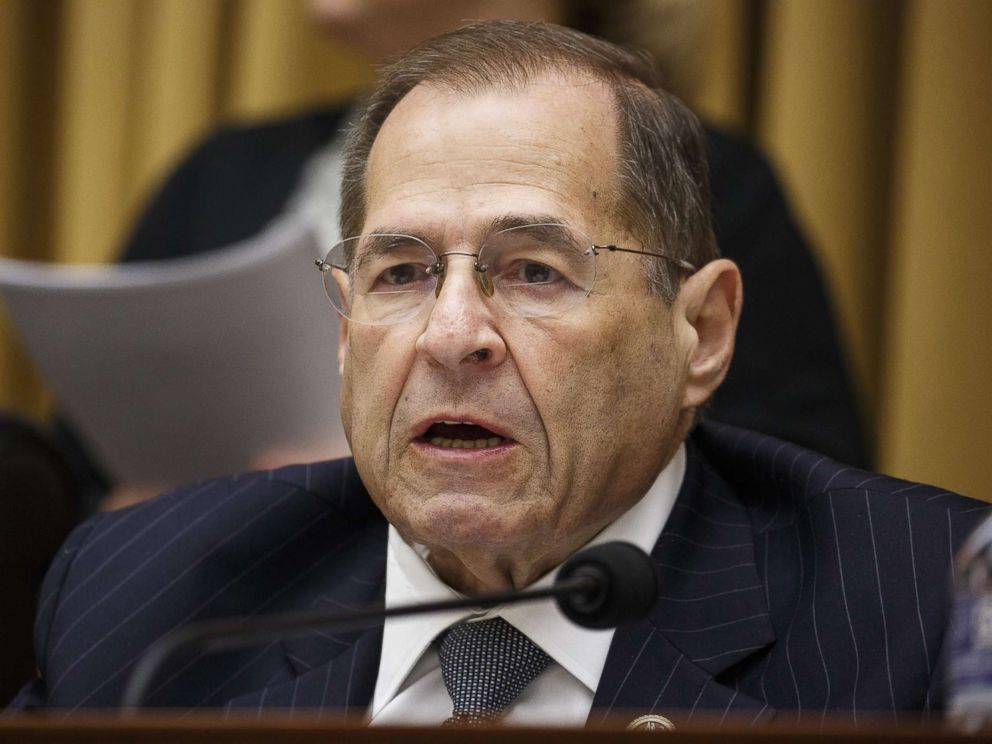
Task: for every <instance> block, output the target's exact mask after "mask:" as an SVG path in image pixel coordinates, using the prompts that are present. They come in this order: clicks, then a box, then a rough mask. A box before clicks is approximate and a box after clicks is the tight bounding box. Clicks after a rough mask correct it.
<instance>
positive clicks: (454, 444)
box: [428, 437, 503, 449]
mask: <svg viewBox="0 0 992 744" xmlns="http://www.w3.org/2000/svg"><path fill="white" fill-rule="evenodd" d="M428 441H429V442H430V443H431V444H433V445H434V446H435V447H448V448H450V449H485V448H486V447H496V446H498V445H499V444H500V443H501V442H502V441H503V437H489V438H488V439H448V438H447V437H431V438H430V439H429V440H428Z"/></svg>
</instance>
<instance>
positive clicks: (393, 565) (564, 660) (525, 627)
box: [371, 445, 686, 717]
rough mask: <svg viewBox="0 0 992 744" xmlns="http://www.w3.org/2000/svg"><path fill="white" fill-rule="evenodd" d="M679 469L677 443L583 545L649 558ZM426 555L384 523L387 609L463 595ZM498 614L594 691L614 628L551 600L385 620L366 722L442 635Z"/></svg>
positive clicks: (543, 583) (682, 457) (681, 457)
mask: <svg viewBox="0 0 992 744" xmlns="http://www.w3.org/2000/svg"><path fill="white" fill-rule="evenodd" d="M685 464H686V454H685V445H682V446H681V447H679V449H678V452H676V454H675V456H674V457H673V458H672V460H671V461H670V462H669V463H668V465H667V466H666V467H665V469H664V470H662V471H661V473H660V474H659V475H658V477H657V478H656V479H655V482H654V483H653V484H652V486H651V488H650V489H648V492H647V493H646V494H645V495H644V497H643V498H641V500H640V501H638V502H637V503H636V504H634V506H632V507H631V508H630V509H628V510H627V511H626V512H624V513H623V514H622V515H620V517H618V518H617V519H616V520H614V521H613V522H612V523H611V524H610V525H609V526H607V527H606V528H605V529H604V530H602V531H601V532H600V533H599V534H598V535H596V537H595V538H593V539H592V540H590V541H589V543H588V544H587V546H586V547H588V546H592V545H599V544H600V543H605V542H610V541H613V540H623V541H625V542H629V543H633V544H634V545H636V546H637V547H639V548H641V549H642V550H643V551H644V552H646V553H650V552H651V550H652V549H653V548H654V544H655V543H656V542H657V541H658V537H659V536H660V535H661V531H662V529H664V526H665V522H666V521H667V520H668V515H669V514H670V513H671V511H672V507H673V505H674V504H675V498H676V496H677V495H678V492H679V488H680V487H681V485H682V479H683V477H684V475H685ZM426 556H427V551H426V549H424V548H423V546H415V547H414V546H411V545H409V544H407V543H406V542H405V541H404V540H403V538H402V537H400V534H399V532H397V531H396V529H395V528H394V527H393V526H392V525H390V527H389V540H388V544H387V549H386V607H387V608H391V607H398V606H402V605H407V604H413V603H419V602H429V601H434V600H440V599H454V598H457V597H461V596H462V595H461V594H459V593H458V592H456V591H455V590H454V589H452V588H451V587H449V586H448V585H447V584H445V583H444V582H443V581H441V579H440V578H438V576H437V574H435V573H434V571H433V569H432V568H431V567H430V566H429V565H428V564H427V562H426ZM557 570H558V567H557V566H556V567H555V568H554V569H553V570H551V571H549V572H548V573H547V574H545V575H544V576H542V577H541V578H540V579H538V580H537V581H536V582H534V584H532V585H531V587H533V588H543V587H547V586H551V585H552V584H553V583H554V576H555V574H556V573H557ZM496 615H499V616H501V617H503V619H505V620H506V621H507V622H509V623H510V624H512V625H514V626H516V627H517V629H518V630H520V631H521V632H523V633H524V634H526V635H527V637H528V638H530V639H531V640H532V641H534V643H536V644H537V645H538V646H540V647H541V648H542V649H544V651H545V652H546V653H547V654H548V655H549V656H550V657H551V658H552V659H554V661H555V662H557V663H558V664H560V665H561V666H562V667H564V668H565V669H566V670H567V671H568V672H569V673H570V674H572V675H573V676H574V677H575V678H576V679H578V680H579V681H580V682H582V683H583V684H584V685H586V687H588V688H589V689H590V690H591V691H595V690H596V687H597V686H598V685H599V678H600V676H601V675H602V673H603V666H604V665H605V664H606V656H607V654H608V653H609V650H610V643H611V642H612V641H613V630H612V629H609V630H591V629H588V628H582V627H580V626H578V625H575V624H574V623H572V622H571V621H569V620H568V619H566V618H565V617H564V616H563V615H562V614H561V613H560V612H559V611H558V608H557V606H556V605H555V603H554V602H552V601H550V600H546V601H537V602H528V603H521V604H516V605H509V606H503V607H497V608H495V609H493V610H490V611H488V612H484V611H482V610H478V611H474V612H473V611H472V610H452V611H450V612H437V613H428V614H424V615H412V616H408V617H403V618H389V619H387V620H386V622H385V625H384V628H383V636H382V656H381V658H380V660H379V676H378V679H377V682H376V688H375V695H374V697H373V701H372V711H371V714H372V716H373V717H374V716H375V715H376V714H377V713H378V712H379V711H380V710H381V709H382V708H383V706H385V705H386V703H388V702H389V701H390V700H392V698H393V697H394V696H395V695H396V694H397V693H398V692H399V691H400V689H401V687H402V686H403V683H404V682H405V681H406V678H407V677H408V676H409V674H410V672H411V671H412V670H413V668H414V666H415V665H416V664H417V661H418V660H419V659H420V657H421V656H423V654H424V652H425V651H426V650H427V649H428V648H429V646H430V645H431V643H432V642H433V640H434V639H435V638H436V637H437V636H438V635H439V634H440V633H441V632H442V631H444V630H445V629H446V628H448V627H449V626H451V625H454V624H455V623H457V622H460V621H461V620H464V619H466V618H470V617H476V616H477V617H482V616H496ZM411 681H412V680H411Z"/></svg>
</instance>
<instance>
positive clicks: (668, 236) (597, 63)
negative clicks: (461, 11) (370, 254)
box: [341, 21, 719, 301]
mask: <svg viewBox="0 0 992 744" xmlns="http://www.w3.org/2000/svg"><path fill="white" fill-rule="evenodd" d="M549 71H559V72H563V73H567V74H573V75H574V74H576V73H578V74H585V75H588V76H590V77H591V78H592V79H594V80H598V81H601V82H603V83H604V84H605V85H606V86H607V87H608V88H609V90H610V91H611V93H612V95H613V97H614V102H615V109H616V115H617V123H618V130H619V135H618V138H619V142H618V143H617V145H618V147H617V151H618V161H619V162H618V168H617V171H618V172H617V182H618V184H619V197H618V200H617V201H618V203H617V205H616V206H617V214H618V217H619V219H620V220H621V222H622V224H623V225H624V227H626V228H627V229H628V230H629V232H630V233H631V234H632V235H633V236H634V237H636V238H637V239H638V240H640V241H642V244H643V246H644V247H645V249H646V250H656V251H658V252H664V253H665V254H666V255H669V256H671V257H673V258H677V259H681V260H683V261H687V262H689V263H691V264H693V265H695V266H702V265H703V264H705V263H707V262H709V261H711V260H712V259H714V258H716V257H717V256H718V255H719V254H718V251H717V247H716V240H715V238H714V236H713V229H712V225H711V221H710V208H709V184H708V179H707V167H706V156H705V148H704V144H703V138H702V130H701V128H700V125H699V122H698V121H697V119H696V117H695V116H694V115H693V114H692V113H691V112H690V111H689V110H688V109H687V108H686V107H685V106H684V105H683V104H682V103H681V102H680V101H679V100H678V99H677V98H675V97H674V96H673V95H672V94H670V93H668V92H666V91H664V90H662V89H661V88H660V86H659V79H658V75H657V73H656V71H655V68H654V66H653V64H652V63H651V62H650V60H649V59H648V58H647V57H645V56H640V55H637V54H634V53H632V52H629V51H627V50H624V49H622V48H620V47H618V46H615V45H614V44H611V43H609V42H607V41H603V40H601V39H597V38H595V37H592V36H588V35H586V34H583V33H581V32H579V31H574V30H572V29H568V28H564V27H561V26H555V25H552V24H545V23H522V22H519V21H490V22H484V23H477V24H473V25H469V26H465V27H463V28H461V29H458V30H457V31H452V32H450V33H447V34H443V35H441V36H437V37H435V38H433V39H429V40H428V41H426V42H424V43H422V44H420V45H419V46H417V47H415V48H414V49H412V50H411V51H409V52H408V53H406V54H405V55H403V56H402V57H401V58H399V59H398V60H397V61H396V62H394V63H393V64H391V65H389V66H387V67H386V68H385V69H384V70H383V71H382V75H381V78H380V82H379V84H378V86H377V87H376V89H375V91H374V92H373V93H372V95H371V97H370V99H369V101H368V106H367V108H366V109H365V112H364V114H363V116H362V117H361V119H360V120H359V121H358V123H357V124H356V125H355V127H354V128H353V129H352V131H351V132H350V134H349V137H348V143H347V145H346V150H345V164H344V181H343V185H342V196H341V234H342V235H346V236H347V235H358V234H360V233H361V232H362V229H363V224H364V221H365V208H366V198H367V195H366V185H365V179H366V169H367V166H368V159H369V154H370V152H371V150H372V145H373V143H374V142H375V139H376V137H377V136H378V133H379V130H380V129H381V128H382V125H383V123H384V122H385V120H386V118H387V117H388V116H389V114H390V112H391V111H392V110H393V109H394V108H395V107H396V105H397V104H398V103H399V102H400V100H401V99H402V98H403V97H404V96H405V95H406V94H407V93H409V92H410V91H411V90H413V89H414V88H415V87H417V86H419V85H425V84H429V85H434V86H437V87H441V88H445V89H448V90H452V91H455V92H458V93H463V94H466V95H471V94H473V93H480V92H483V91H490V90H493V89H509V90H513V89H519V88H521V87H523V86H525V85H526V84H527V83H528V82H530V81H532V80H534V79H535V78H537V77H538V76H540V75H542V74H545V73H547V72H549ZM649 279H650V281H651V284H652V286H653V287H655V289H656V291H657V292H659V293H660V294H661V295H662V296H663V297H664V298H665V299H667V300H668V301H671V300H672V299H674V297H675V296H676V294H678V288H679V279H678V273H677V271H676V270H674V269H673V267H672V266H669V265H668V262H667V261H651V264H650V268H649Z"/></svg>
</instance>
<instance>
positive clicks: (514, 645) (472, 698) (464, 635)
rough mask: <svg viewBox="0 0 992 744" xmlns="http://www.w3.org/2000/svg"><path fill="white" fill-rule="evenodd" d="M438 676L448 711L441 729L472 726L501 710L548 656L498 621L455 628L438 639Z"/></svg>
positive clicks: (505, 623) (484, 721) (514, 629)
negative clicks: (448, 699) (449, 706)
mask: <svg viewBox="0 0 992 744" xmlns="http://www.w3.org/2000/svg"><path fill="white" fill-rule="evenodd" d="M437 646H438V656H439V657H440V660H441V676H442V678H443V679H444V686H445V687H446V688H447V689H448V695H450V696H451V702H452V703H453V704H454V708H453V710H452V713H451V718H449V719H448V720H446V721H445V722H444V725H445V726H449V725H462V726H478V725H480V724H484V723H487V722H489V721H495V720H497V719H498V718H499V717H500V715H501V714H502V712H503V710H504V709H505V708H506V706H508V705H509V704H510V703H512V702H513V701H514V699H515V698H516V697H517V695H519V694H520V693H521V691H523V689H524V688H525V687H526V686H527V685H529V684H530V683H531V681H532V680H533V679H534V678H535V677H536V676H537V675H538V674H540V673H541V672H542V671H543V670H544V668H545V667H546V666H547V665H548V664H549V663H551V657H550V656H548V655H547V654H546V653H544V651H542V650H541V649H540V648H539V647H538V646H537V645H536V644H535V643H534V642H533V641H532V640H531V639H530V638H528V637H527V636H525V635H524V634H523V633H521V632H520V631H519V630H517V629H516V628H514V627H513V626H512V625H510V624H509V623H508V622H506V620H504V619H503V618H501V617H496V618H493V619H491V620H482V621H480V622H476V623H461V624H460V625H455V626H454V627H452V628H449V629H448V630H447V631H445V632H444V633H442V634H441V635H440V636H438V640H437Z"/></svg>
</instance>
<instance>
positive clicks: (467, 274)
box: [417, 255, 506, 371]
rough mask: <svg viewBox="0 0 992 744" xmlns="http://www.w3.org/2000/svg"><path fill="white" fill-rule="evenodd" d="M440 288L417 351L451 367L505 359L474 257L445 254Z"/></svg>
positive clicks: (485, 365) (481, 364)
mask: <svg viewBox="0 0 992 744" xmlns="http://www.w3.org/2000/svg"><path fill="white" fill-rule="evenodd" d="M442 260H444V261H445V262H446V267H445V272H444V275H443V277H439V281H440V279H441V278H443V280H444V282H443V285H442V287H441V291H440V293H439V294H438V296H437V299H436V300H435V301H434V307H433V308H431V313H430V316H428V318H427V327H426V328H424V331H423V333H421V334H420V336H419V338H418V339H417V351H418V352H419V353H421V354H425V355H427V356H428V357H430V358H431V359H432V360H434V361H435V362H437V363H438V364H441V365H443V366H444V367H447V368H448V369H451V370H456V371H457V370H460V369H464V368H465V367H466V366H482V367H486V368H488V367H495V366H497V365H498V364H500V363H502V361H503V359H505V358H506V343H505V342H504V341H503V337H502V336H501V335H500V333H499V329H498V328H497V326H496V322H495V316H494V314H493V309H492V305H491V304H490V303H489V302H488V301H487V299H486V297H485V295H484V294H483V292H482V286H481V284H480V281H479V279H480V276H479V272H477V271H476V270H475V257H474V256H470V255H468V256H466V255H448V256H446V257H445V258H444V259H442Z"/></svg>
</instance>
